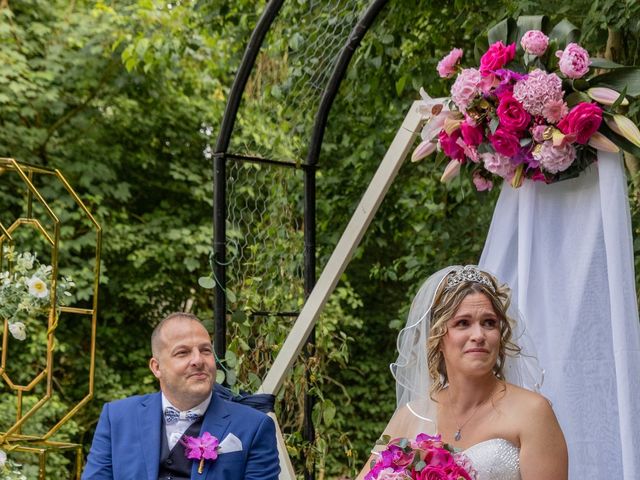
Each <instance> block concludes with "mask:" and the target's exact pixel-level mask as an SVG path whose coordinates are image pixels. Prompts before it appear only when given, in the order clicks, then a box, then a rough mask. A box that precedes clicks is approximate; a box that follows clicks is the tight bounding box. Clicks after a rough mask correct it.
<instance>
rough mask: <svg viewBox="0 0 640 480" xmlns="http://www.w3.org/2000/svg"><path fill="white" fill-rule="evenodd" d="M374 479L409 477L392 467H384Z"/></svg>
mask: <svg viewBox="0 0 640 480" xmlns="http://www.w3.org/2000/svg"><path fill="white" fill-rule="evenodd" d="M375 479H376V480H411V477H410V476H408V475H407V474H406V473H404V472H402V471H396V470H394V469H393V468H385V469H384V470H381V471H380V472H379V473H378V476H376V477H375Z"/></svg>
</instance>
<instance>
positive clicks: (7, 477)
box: [0, 450, 27, 480]
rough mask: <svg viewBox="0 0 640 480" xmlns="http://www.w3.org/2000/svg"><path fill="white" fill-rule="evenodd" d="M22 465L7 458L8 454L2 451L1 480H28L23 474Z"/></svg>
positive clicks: (0, 453)
mask: <svg viewBox="0 0 640 480" xmlns="http://www.w3.org/2000/svg"><path fill="white" fill-rule="evenodd" d="M21 467H22V465H20V464H19V463H16V462H14V461H13V460H11V459H10V458H7V453H6V452H5V451H4V450H0V479H2V480H27V477H26V476H25V475H24V473H22V470H21Z"/></svg>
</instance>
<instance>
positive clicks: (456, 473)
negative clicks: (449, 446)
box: [449, 465, 471, 480]
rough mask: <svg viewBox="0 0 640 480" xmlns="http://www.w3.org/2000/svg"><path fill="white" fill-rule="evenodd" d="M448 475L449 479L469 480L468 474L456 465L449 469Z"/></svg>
mask: <svg viewBox="0 0 640 480" xmlns="http://www.w3.org/2000/svg"><path fill="white" fill-rule="evenodd" d="M449 475H451V476H450V477H449V478H455V479H456V480H460V479H461V478H463V479H464V480H471V476H470V475H469V472H467V471H466V470H465V469H464V468H462V467H459V466H457V465H456V466H455V467H453V468H452V469H451V471H450V472H449Z"/></svg>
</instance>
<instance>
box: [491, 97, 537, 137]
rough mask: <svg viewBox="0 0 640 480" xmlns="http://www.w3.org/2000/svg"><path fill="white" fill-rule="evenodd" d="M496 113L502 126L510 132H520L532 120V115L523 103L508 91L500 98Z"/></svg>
mask: <svg viewBox="0 0 640 480" xmlns="http://www.w3.org/2000/svg"><path fill="white" fill-rule="evenodd" d="M496 113H497V114H498V118H499V119H500V127H502V128H505V129H507V130H509V131H510V132H520V131H522V130H524V129H525V128H527V126H528V125H529V122H530V121H531V115H529V114H528V113H527V112H526V111H525V109H524V108H523V107H522V104H521V103H520V102H518V101H517V100H516V99H515V98H513V97H512V96H511V95H510V94H508V93H505V94H504V95H503V96H502V98H500V104H499V105H498V108H497V110H496Z"/></svg>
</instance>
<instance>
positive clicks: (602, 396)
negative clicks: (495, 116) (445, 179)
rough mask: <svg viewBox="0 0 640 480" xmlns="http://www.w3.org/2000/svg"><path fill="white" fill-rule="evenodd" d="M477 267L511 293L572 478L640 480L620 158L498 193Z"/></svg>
mask: <svg viewBox="0 0 640 480" xmlns="http://www.w3.org/2000/svg"><path fill="white" fill-rule="evenodd" d="M479 265H480V266H481V267H484V268H486V269H487V270H489V271H491V272H494V273H495V274H496V275H497V276H498V278H499V279H501V280H502V281H505V282H507V283H508V284H509V285H511V287H512V288H513V291H514V298H516V299H517V302H518V306H519V307H520V310H521V311H522V313H523V314H524V317H525V318H526V319H527V324H528V328H529V333H530V334H531V335H532V336H533V338H534V340H535V341H536V348H537V351H538V355H539V360H540V364H541V366H542V368H544V369H545V380H544V384H543V386H542V393H543V394H545V395H546V396H547V397H548V398H549V399H550V400H551V402H552V403H553V407H554V410H555V412H556V415H557V416H558V419H559V421H560V424H561V426H562V429H563V431H564V434H565V437H566V440H567V445H568V447H569V470H570V479H571V480H584V479H596V478H624V479H625V480H637V479H638V478H640V324H639V323H638V308H637V303H636V289H635V277H634V257H633V248H632V230H631V219H630V214H629V203H628V198H627V185H626V177H625V173H624V168H623V165H622V159H621V156H620V155H618V154H607V153H605V154H600V155H599V158H598V162H597V164H594V166H592V167H591V168H589V169H587V171H585V172H583V173H582V174H581V175H580V177H579V178H577V179H572V180H567V181H563V182H560V183H556V184H552V185H545V184H542V183H538V182H530V181H528V182H525V183H524V185H523V186H522V187H521V188H519V189H515V190H514V189H513V188H511V187H510V186H508V185H506V186H504V187H503V189H502V192H501V194H500V198H499V200H498V203H497V205H496V208H495V211H494V215H493V220H492V223H491V227H490V230H489V234H488V237H487V241H486V244H485V247H484V251H483V253H482V257H481V259H480V262H479Z"/></svg>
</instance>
